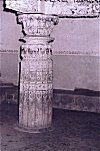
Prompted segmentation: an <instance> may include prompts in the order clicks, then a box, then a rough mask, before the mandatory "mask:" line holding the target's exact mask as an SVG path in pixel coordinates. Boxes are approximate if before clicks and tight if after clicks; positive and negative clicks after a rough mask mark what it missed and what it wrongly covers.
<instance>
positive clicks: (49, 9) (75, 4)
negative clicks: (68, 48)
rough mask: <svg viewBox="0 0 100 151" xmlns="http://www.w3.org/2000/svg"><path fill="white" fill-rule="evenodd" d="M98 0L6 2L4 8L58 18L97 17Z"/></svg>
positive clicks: (20, 0) (16, 0) (99, 11)
mask: <svg viewBox="0 0 100 151" xmlns="http://www.w3.org/2000/svg"><path fill="white" fill-rule="evenodd" d="M99 5H100V1H99V0H34V1H33V0H13V1H12V0H6V8H8V9H12V10H15V11H17V12H22V13H45V14H56V15H59V16H70V17H78V16H98V15H99V13H100V6H99Z"/></svg>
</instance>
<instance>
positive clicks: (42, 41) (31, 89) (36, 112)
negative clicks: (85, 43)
mask: <svg viewBox="0 0 100 151" xmlns="http://www.w3.org/2000/svg"><path fill="white" fill-rule="evenodd" d="M18 19H19V22H21V23H22V24H23V31H24V33H25V37H24V38H23V39H24V41H25V43H23V44H22V46H21V58H22V61H21V72H20V97H19V98H20V100H19V126H20V127H22V128H26V129H42V128H48V127H50V126H51V124H52V95H53V67H52V64H53V61H52V45H51V42H53V40H54V38H51V37H50V34H51V32H52V30H53V26H54V24H56V23H57V17H55V16H48V15H47V16H46V15H42V14H22V15H19V16H18Z"/></svg>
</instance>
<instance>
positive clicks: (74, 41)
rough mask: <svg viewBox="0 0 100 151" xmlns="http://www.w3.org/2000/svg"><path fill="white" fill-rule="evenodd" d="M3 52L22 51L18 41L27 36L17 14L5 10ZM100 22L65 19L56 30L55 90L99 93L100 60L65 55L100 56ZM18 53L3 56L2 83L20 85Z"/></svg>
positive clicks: (54, 56)
mask: <svg viewBox="0 0 100 151" xmlns="http://www.w3.org/2000/svg"><path fill="white" fill-rule="evenodd" d="M0 24H1V30H0V35H1V49H2V50H5V51H10V50H11V51H12V50H14V51H16V50H19V46H20V42H19V41H18V39H19V38H20V36H23V35H22V33H21V30H22V29H21V26H20V25H18V24H16V17H15V15H14V14H11V13H8V12H3V10H1V23H0ZM98 31H99V19H96V18H95V19H93V18H88V19H86V18H78V19H77V18H75V19H71V18H65V19H60V22H59V24H58V25H57V26H55V28H54V31H53V33H52V37H54V38H55V42H54V43H53V52H54V55H53V61H54V65H53V67H54V68H53V70H54V89H66V90H73V89H75V88H85V89H91V90H99V85H100V84H99V71H100V67H99V63H100V59H99V56H95V55H94V54H92V55H70V54H62V55H59V53H61V52H63V51H64V52H66V51H68V52H70V51H71V52H72V51H77V52H78V51H79V52H84V51H86V52H91V51H93V52H94V53H95V52H96V53H99V32H98ZM17 77H18V53H14V52H13V53H2V54H1V80H2V81H3V82H7V83H14V84H17Z"/></svg>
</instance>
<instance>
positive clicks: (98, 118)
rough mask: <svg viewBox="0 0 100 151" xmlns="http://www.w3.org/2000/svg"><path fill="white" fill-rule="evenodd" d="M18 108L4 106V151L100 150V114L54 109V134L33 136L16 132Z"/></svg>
mask: <svg viewBox="0 0 100 151" xmlns="http://www.w3.org/2000/svg"><path fill="white" fill-rule="evenodd" d="M17 121H18V116H17V106H16V105H11V104H10V105H6V104H2V105H1V106H0V126H1V151H100V114H96V113H87V112H76V111H67V110H60V109H56V110H54V114H53V122H54V127H55V129H54V131H52V132H48V133H40V134H29V133H24V132H19V131H16V130H15V129H14V124H15V123H16V122H17Z"/></svg>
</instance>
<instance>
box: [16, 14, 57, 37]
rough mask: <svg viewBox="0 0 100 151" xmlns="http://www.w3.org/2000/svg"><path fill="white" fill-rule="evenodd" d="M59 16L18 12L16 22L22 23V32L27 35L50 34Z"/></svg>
mask: <svg viewBox="0 0 100 151" xmlns="http://www.w3.org/2000/svg"><path fill="white" fill-rule="evenodd" d="M58 20H59V17H58V16H56V15H45V14H32V13H31V14H30V13H29V14H20V15H18V22H19V23H22V25H23V32H24V33H25V34H26V35H27V36H50V34H51V32H52V31H53V27H54V25H56V24H58Z"/></svg>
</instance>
